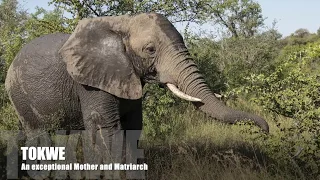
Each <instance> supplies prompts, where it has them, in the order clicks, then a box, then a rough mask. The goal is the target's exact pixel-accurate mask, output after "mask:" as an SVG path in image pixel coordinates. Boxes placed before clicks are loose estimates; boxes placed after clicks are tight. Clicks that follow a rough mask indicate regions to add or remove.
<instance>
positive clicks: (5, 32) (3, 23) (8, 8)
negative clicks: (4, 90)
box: [0, 0, 27, 83]
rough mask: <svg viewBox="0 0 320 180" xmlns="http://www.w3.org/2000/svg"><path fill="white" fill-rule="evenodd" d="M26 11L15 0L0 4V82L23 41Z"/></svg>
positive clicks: (4, 0)
mask: <svg viewBox="0 0 320 180" xmlns="http://www.w3.org/2000/svg"><path fill="white" fill-rule="evenodd" d="M26 20H27V13H26V11H24V10H22V9H20V8H19V6H18V1H17V0H3V1H2V2H1V4H0V27H1V28H0V64H1V73H0V83H3V82H4V79H5V72H6V69H7V67H8V65H9V64H10V62H11V61H12V60H13V58H14V56H15V54H16V53H17V52H18V51H19V50H20V48H21V45H22V43H23V38H24V36H25V34H24V24H25V22H26Z"/></svg>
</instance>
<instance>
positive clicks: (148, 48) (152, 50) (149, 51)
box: [145, 46, 156, 54]
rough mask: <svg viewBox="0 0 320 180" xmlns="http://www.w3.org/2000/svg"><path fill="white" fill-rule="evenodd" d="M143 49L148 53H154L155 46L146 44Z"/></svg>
mask: <svg viewBox="0 0 320 180" xmlns="http://www.w3.org/2000/svg"><path fill="white" fill-rule="evenodd" d="M145 50H146V51H147V53H148V54H154V53H155V52H156V48H155V47H154V46H147V47H146V48H145Z"/></svg>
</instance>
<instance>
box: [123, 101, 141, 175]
mask: <svg viewBox="0 0 320 180" xmlns="http://www.w3.org/2000/svg"><path fill="white" fill-rule="evenodd" d="M134 106H135V108H134V109H133V110H132V111H130V112H128V113H126V114H125V115H122V116H121V126H122V129H123V130H124V136H125V140H126V144H125V147H124V148H123V150H124V151H125V152H124V154H125V157H123V162H124V163H126V164H130V163H132V164H138V163H139V162H141V158H144V153H143V150H141V149H139V147H138V142H139V138H140V135H141V131H142V101H140V100H139V102H138V104H135V105H134ZM126 178H128V179H145V171H139V170H138V171H130V170H129V171H126Z"/></svg>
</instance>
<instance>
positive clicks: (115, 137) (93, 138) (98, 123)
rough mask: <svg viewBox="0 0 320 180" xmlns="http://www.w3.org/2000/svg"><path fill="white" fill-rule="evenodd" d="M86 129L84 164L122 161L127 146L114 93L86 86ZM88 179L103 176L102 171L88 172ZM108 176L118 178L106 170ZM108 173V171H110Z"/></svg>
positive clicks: (83, 111)
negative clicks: (123, 148)
mask: <svg viewBox="0 0 320 180" xmlns="http://www.w3.org/2000/svg"><path fill="white" fill-rule="evenodd" d="M80 101H81V102H80V103H81V110H82V114H83V121H84V126H85V131H84V132H83V133H82V146H83V147H82V148H83V153H84V163H89V164H102V163H103V164H110V163H116V162H118V163H120V161H121V153H122V151H121V149H122V146H123V140H122V138H121V137H122V131H121V123H120V112H119V102H118V100H117V98H115V97H114V96H112V95H110V94H108V93H106V92H103V91H99V90H96V89H93V88H89V87H87V88H86V91H84V93H83V94H82V95H81V96H80ZM85 173H86V175H85V176H86V178H89V179H97V178H98V179H100V176H101V174H102V172H101V171H99V170H98V171H87V172H85ZM103 173H104V176H105V178H117V177H114V176H117V175H114V174H113V173H114V171H103ZM107 173H108V174H107Z"/></svg>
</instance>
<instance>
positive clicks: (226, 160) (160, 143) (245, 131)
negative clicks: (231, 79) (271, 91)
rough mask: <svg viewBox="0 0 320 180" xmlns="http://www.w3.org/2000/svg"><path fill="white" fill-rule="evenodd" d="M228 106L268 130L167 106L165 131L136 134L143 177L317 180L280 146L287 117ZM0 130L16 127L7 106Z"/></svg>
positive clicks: (284, 145) (247, 106) (243, 106)
mask: <svg viewBox="0 0 320 180" xmlns="http://www.w3.org/2000/svg"><path fill="white" fill-rule="evenodd" d="M228 105H229V106H233V107H235V108H237V109H241V110H245V111H249V112H252V113H255V114H258V115H261V116H263V117H265V118H266V119H267V121H268V123H269V125H270V134H264V133H262V132H260V130H259V128H257V127H255V126H254V125H252V124H243V123H238V124H236V125H228V124H223V123H220V122H217V121H214V120H213V119H212V118H210V117H207V116H206V115H205V114H203V113H202V112H199V111H197V110H196V109H195V108H194V107H193V106H192V105H191V104H183V105H181V106H178V107H172V111H170V112H171V113H169V114H167V116H166V118H165V119H164V121H165V122H164V123H166V124H167V125H169V126H170V125H172V127H173V128H171V129H170V131H168V132H167V133H164V134H163V136H162V137H159V138H158V139H157V137H153V138H149V137H148V136H147V135H146V133H143V135H142V138H141V141H140V147H141V148H143V149H144V152H145V157H146V159H145V161H146V162H147V163H148V165H149V170H148V171H147V177H148V179H163V180H165V179H173V180H175V179H177V180H178V179H187V180H188V179H190V180H191V179H192V180H193V179H199V180H201V179H203V180H204V179H208V180H209V179H210V180H211V179H221V180H233V179H237V180H239V179H240V180H241V179H243V180H247V179H259V180H262V179H268V180H269V179H279V180H280V179H281V180H282V179H290V180H294V179H297V180H298V179H319V178H320V176H319V174H317V173H315V172H314V171H307V170H308V168H305V167H304V165H303V164H301V163H299V162H300V161H299V158H300V155H299V154H298V155H297V156H294V155H292V154H290V151H289V150H287V149H286V148H288V147H290V144H288V143H289V142H287V141H286V140H285V139H283V138H285V137H287V136H285V135H286V134H285V133H287V132H286V131H283V130H282V129H283V128H284V127H290V126H292V124H293V123H292V122H293V121H292V120H291V119H289V118H285V117H282V116H278V115H275V114H271V113H268V112H263V111H262V110H261V109H260V108H259V107H257V106H255V105H253V104H249V103H247V102H245V101H241V100H238V101H230V102H228ZM158 120H161V119H158ZM0 128H1V129H16V128H17V116H16V115H15V113H14V110H13V108H12V106H11V105H10V104H7V105H5V106H3V107H2V109H1V111H0ZM149 128H150V127H149ZM155 131H157V129H155ZM144 132H145V131H144ZM290 143H291V142H290ZM299 143H301V142H299ZM303 145H304V144H301V146H303ZM305 145H308V144H307V142H306V144H305ZM301 154H302V153H301ZM314 156H317V155H316V154H315V155H314ZM279 157H282V158H279Z"/></svg>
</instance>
